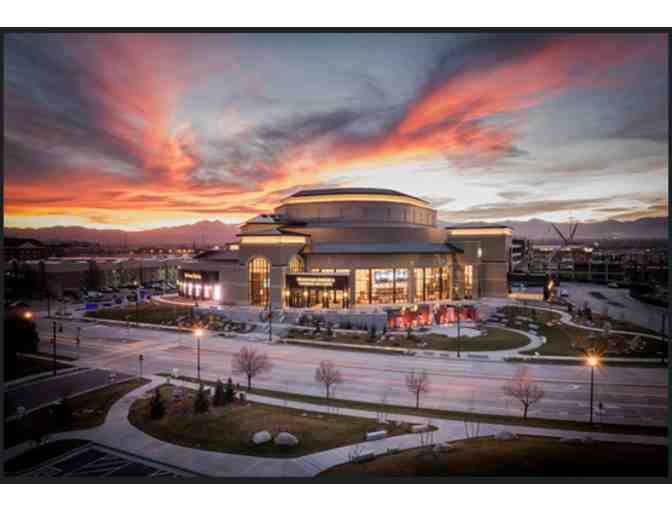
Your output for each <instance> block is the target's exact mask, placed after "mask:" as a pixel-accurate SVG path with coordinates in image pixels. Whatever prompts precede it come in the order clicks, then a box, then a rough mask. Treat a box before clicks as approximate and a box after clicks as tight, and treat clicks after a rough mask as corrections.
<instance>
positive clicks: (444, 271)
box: [441, 266, 452, 299]
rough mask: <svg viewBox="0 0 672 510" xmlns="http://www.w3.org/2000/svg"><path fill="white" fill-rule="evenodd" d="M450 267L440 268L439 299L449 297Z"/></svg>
mask: <svg viewBox="0 0 672 510" xmlns="http://www.w3.org/2000/svg"><path fill="white" fill-rule="evenodd" d="M451 269H452V268H451V267H450V266H445V267H442V268H441V296H442V297H441V299H450V286H451V284H452V282H451V280H452V278H451Z"/></svg>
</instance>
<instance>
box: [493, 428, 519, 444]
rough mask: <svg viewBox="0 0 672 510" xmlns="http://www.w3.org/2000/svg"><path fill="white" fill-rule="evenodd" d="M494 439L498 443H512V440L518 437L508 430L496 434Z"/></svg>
mask: <svg viewBox="0 0 672 510" xmlns="http://www.w3.org/2000/svg"><path fill="white" fill-rule="evenodd" d="M495 439H497V440H498V441H512V440H514V439H518V436H517V435H516V434H514V433H513V432H509V431H508V430H502V431H501V432H497V434H495Z"/></svg>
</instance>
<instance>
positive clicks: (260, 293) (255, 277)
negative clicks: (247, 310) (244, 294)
mask: <svg viewBox="0 0 672 510" xmlns="http://www.w3.org/2000/svg"><path fill="white" fill-rule="evenodd" d="M248 276H249V285H248V288H249V292H250V304H251V305H252V306H268V300H269V297H270V292H269V277H270V267H269V264H268V261H267V260H266V259H265V258H263V257H253V258H251V259H250V261H249V263H248Z"/></svg>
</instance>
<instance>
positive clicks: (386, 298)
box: [371, 269, 394, 304]
mask: <svg viewBox="0 0 672 510" xmlns="http://www.w3.org/2000/svg"><path fill="white" fill-rule="evenodd" d="M371 276H372V278H373V280H372V282H371V302H372V303H375V304H388V303H394V269H372V270H371Z"/></svg>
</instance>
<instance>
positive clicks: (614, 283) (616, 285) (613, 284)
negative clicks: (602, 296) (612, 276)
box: [607, 282, 618, 289]
mask: <svg viewBox="0 0 672 510" xmlns="http://www.w3.org/2000/svg"><path fill="white" fill-rule="evenodd" d="M607 287H611V288H612V289H618V283H616V282H609V283H608V284H607Z"/></svg>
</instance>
